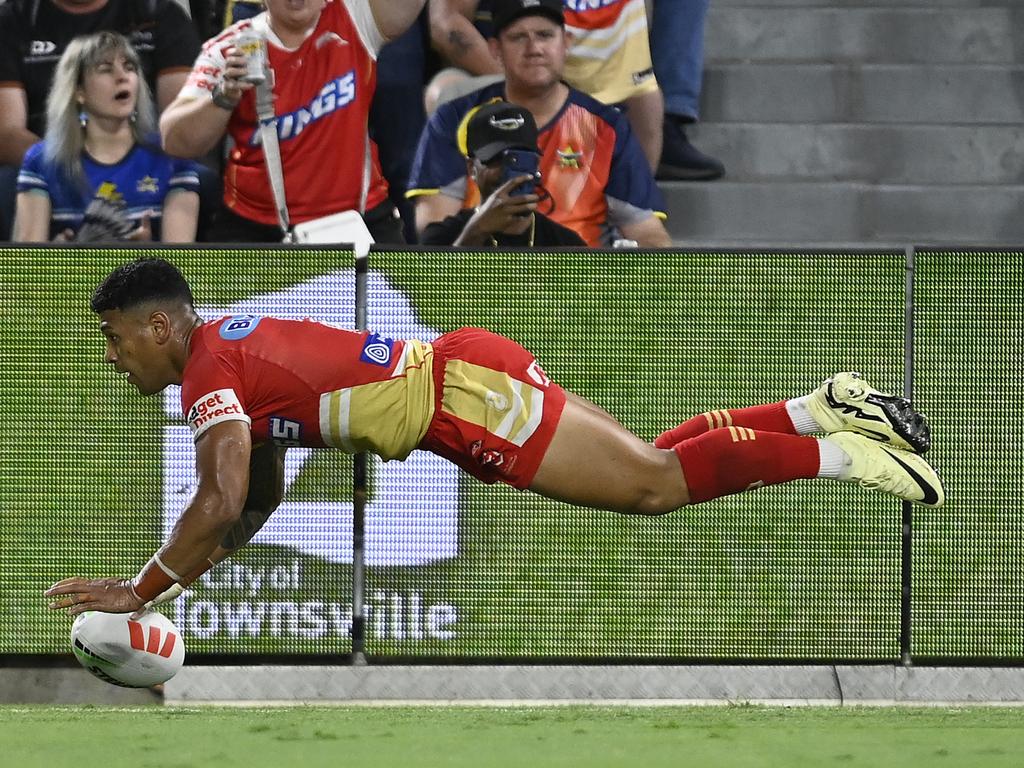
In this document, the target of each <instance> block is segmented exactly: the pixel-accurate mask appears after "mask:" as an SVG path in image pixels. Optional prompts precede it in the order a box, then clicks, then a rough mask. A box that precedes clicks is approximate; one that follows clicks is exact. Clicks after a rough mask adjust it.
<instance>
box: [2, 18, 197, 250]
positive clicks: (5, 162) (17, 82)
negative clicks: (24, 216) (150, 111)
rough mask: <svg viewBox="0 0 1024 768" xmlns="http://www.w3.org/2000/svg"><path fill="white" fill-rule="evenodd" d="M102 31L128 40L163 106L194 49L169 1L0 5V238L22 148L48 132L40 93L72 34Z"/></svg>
mask: <svg viewBox="0 0 1024 768" xmlns="http://www.w3.org/2000/svg"><path fill="white" fill-rule="evenodd" d="M103 30H110V31H113V32H120V33H121V34H123V35H124V36H125V37H126V38H127V39H128V41H129V42H130V43H131V45H132V47H133V48H134V49H135V50H136V51H137V53H138V56H139V60H140V61H141V62H142V73H143V75H144V76H145V79H146V82H147V83H148V85H149V89H150V91H151V92H152V93H154V94H156V101H157V105H158V107H160V108H163V107H165V106H166V105H167V104H169V103H170V102H171V101H172V100H173V99H174V97H175V96H176V95H177V93H178V91H179V89H180V88H181V86H182V85H184V83H185V78H186V77H187V76H188V71H189V67H190V66H191V64H192V62H193V61H194V60H195V57H196V54H197V53H198V52H199V39H198V37H197V35H196V32H195V29H194V27H193V25H192V22H191V21H190V20H189V18H188V15H187V14H186V13H185V12H184V11H183V10H182V8H181V6H180V5H178V4H177V3H176V2H174V0H8V1H7V2H6V3H0V240H4V239H7V238H8V237H9V236H10V229H11V219H10V214H11V212H12V211H13V210H14V196H15V184H16V179H17V177H18V169H19V168H20V167H21V163H22V160H23V159H24V157H25V152H26V151H27V150H28V148H29V147H31V146H32V145H33V144H35V143H37V142H38V141H39V140H40V137H41V136H42V135H43V133H44V132H45V130H46V122H45V121H46V97H47V93H48V91H49V87H50V82H51V80H52V79H53V71H54V67H55V66H56V63H57V60H58V59H59V58H60V56H61V54H62V53H63V52H64V50H65V48H66V47H67V45H68V43H70V42H71V40H72V39H73V38H74V37H77V36H79V35H87V34H91V33H94V32H100V31H103Z"/></svg>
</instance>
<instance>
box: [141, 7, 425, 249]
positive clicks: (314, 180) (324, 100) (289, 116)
mask: <svg viewBox="0 0 1024 768" xmlns="http://www.w3.org/2000/svg"><path fill="white" fill-rule="evenodd" d="M423 5H424V0H344V1H343V0H267V2H266V8H267V10H266V11H265V12H264V13H261V14H259V15H257V16H255V17H254V18H252V19H245V20H243V21H240V22H238V23H236V24H233V25H231V26H230V27H228V28H227V29H225V30H224V31H223V32H222V33H220V34H219V35H217V36H216V37H214V38H212V39H210V40H208V41H207V42H206V43H205V44H204V45H203V50H202V52H201V53H200V55H199V57H198V58H197V59H196V62H195V65H194V66H193V68H192V72H191V74H190V75H189V78H188V82H187V83H186V84H185V87H184V88H182V90H181V93H179V94H178V98H177V99H175V101H174V102H173V103H172V104H171V105H170V106H169V107H168V108H167V110H166V111H165V112H164V114H163V116H162V117H161V120H160V131H161V135H162V138H163V143H164V148H165V149H166V150H167V151H168V152H169V153H171V154H174V155H179V156H183V157H200V156H202V155H204V154H206V153H207V152H209V151H210V150H211V149H213V148H214V147H215V146H216V145H217V143H218V142H219V141H220V139H221V137H222V136H224V134H225V133H227V134H228V135H229V136H230V138H231V140H232V144H233V146H232V147H231V150H230V152H229V154H228V156H227V162H226V168H225V173H224V205H225V208H224V210H223V211H222V212H221V215H220V216H219V217H218V219H217V220H216V221H215V222H214V225H213V228H212V237H211V239H213V240H217V241H221V242H280V241H281V237H282V232H281V227H280V225H279V220H278V215H277V207H276V205H275V200H274V196H273V194H272V191H271V186H270V183H269V181H268V173H267V162H266V158H265V156H264V152H263V147H262V141H261V136H260V131H259V119H258V117H257V106H256V93H255V90H254V89H255V83H256V82H257V81H259V79H260V77H261V76H262V75H263V73H264V72H265V71H267V70H269V71H271V72H273V79H272V80H270V87H271V88H272V95H273V109H274V117H275V123H276V130H277V137H278V144H279V147H280V156H281V168H282V172H283V173H282V175H283V178H284V191H285V198H286V200H287V213H288V218H289V220H290V223H291V224H293V225H294V224H302V223H304V222H308V221H312V220H314V219H318V218H321V217H324V216H328V215H330V214H334V213H338V212H341V211H349V210H358V211H359V212H360V213H361V214H362V216H363V219H364V221H365V222H366V225H367V228H368V229H369V230H370V233H371V235H372V236H373V237H374V239H375V240H376V241H377V242H382V243H397V242H402V236H401V226H400V224H399V222H398V220H397V219H396V218H395V215H394V206H393V205H392V203H391V202H390V201H389V200H388V195H387V182H386V181H385V180H384V177H383V175H382V173H381V170H380V163H379V160H378V158H377V148H376V146H375V145H374V143H373V141H372V140H371V139H370V138H369V136H368V134H367V120H368V115H369V109H370V103H371V100H372V98H373V90H374V86H375V83H376V58H377V54H378V53H379V52H380V49H381V48H382V47H383V45H384V44H385V43H386V42H387V41H388V40H390V39H392V38H394V37H396V36H398V35H400V34H401V33H402V32H404V31H405V30H406V29H407V28H408V27H409V26H410V25H411V24H412V23H413V21H415V19H416V17H417V15H418V14H419V12H420V10H421V9H422V7H423ZM261 56H264V57H265V60H266V65H267V66H266V67H264V66H263V65H262V62H260V58H261Z"/></svg>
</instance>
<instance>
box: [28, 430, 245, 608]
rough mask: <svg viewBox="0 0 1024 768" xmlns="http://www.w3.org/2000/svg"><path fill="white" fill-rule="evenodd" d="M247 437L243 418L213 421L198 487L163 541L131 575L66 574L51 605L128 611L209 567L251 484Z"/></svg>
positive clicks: (201, 448)
mask: <svg viewBox="0 0 1024 768" xmlns="http://www.w3.org/2000/svg"><path fill="white" fill-rule="evenodd" d="M250 452H251V441H250V435H249V425H248V424H247V423H245V422H242V421H225V422H222V423H220V424H216V425H214V426H213V427H210V429H209V430H208V431H207V432H206V433H205V434H204V435H203V436H202V437H200V439H199V442H198V443H197V444H196V470H197V474H198V479H199V487H198V489H197V490H196V494H195V496H194V497H193V498H192V501H191V502H190V503H189V505H188V506H187V507H186V508H185V511H184V512H183V513H182V515H181V517H180V518H179V519H178V522H177V523H176V524H175V526H174V529H173V530H172V531H171V535H170V538H169V539H168V541H167V543H166V544H165V545H164V546H163V547H162V548H161V549H160V551H159V552H157V554H156V555H154V556H153V559H152V560H150V561H149V563H148V564H147V565H146V566H145V567H144V568H143V569H142V571H141V572H140V573H139V575H138V576H137V577H136V578H135V579H116V578H106V579H84V578H80V577H75V578H71V579H64V580H62V581H59V582H57V583H56V584H54V585H53V586H52V587H50V589H48V590H47V591H46V593H45V594H46V596H47V597H57V598H58V599H57V600H55V601H53V602H52V603H50V605H49V607H50V608H51V609H54V610H62V609H67V612H68V614H70V615H72V616H74V615H76V614H79V613H83V612H84V611H105V612H109V613H128V612H132V611H136V610H138V609H139V608H142V607H143V606H144V605H145V604H146V603H147V602H148V601H150V600H152V599H154V598H155V597H157V596H159V595H160V594H161V593H163V592H164V591H165V590H167V589H169V588H170V587H171V586H172V585H173V584H175V583H177V582H180V581H182V580H185V579H186V578H187V576H188V575H189V574H192V573H193V572H196V571H198V572H199V573H201V572H202V571H203V570H205V569H206V568H207V567H209V562H208V558H209V557H210V556H211V555H212V554H213V553H214V551H215V550H216V549H217V547H218V545H219V544H220V542H221V540H222V539H223V538H224V536H225V534H226V533H227V532H228V531H229V530H230V529H231V526H233V525H234V524H235V523H236V522H237V521H238V520H239V518H240V516H241V514H242V509H243V505H244V503H245V499H246V496H247V493H248V486H249V458H250Z"/></svg>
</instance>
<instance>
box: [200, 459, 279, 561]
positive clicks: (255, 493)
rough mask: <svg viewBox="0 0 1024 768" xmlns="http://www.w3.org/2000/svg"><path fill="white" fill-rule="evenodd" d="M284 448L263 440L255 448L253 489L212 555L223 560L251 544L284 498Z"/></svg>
mask: <svg viewBox="0 0 1024 768" xmlns="http://www.w3.org/2000/svg"><path fill="white" fill-rule="evenodd" d="M284 453H285V449H284V448H279V447H277V446H276V445H274V444H273V443H262V444H260V445H257V446H255V447H254V448H253V449H252V453H251V456H250V459H249V492H248V494H247V495H246V498H245V506H244V508H243V509H242V514H241V516H240V517H239V519H238V521H237V522H235V524H234V525H232V526H231V528H230V529H229V530H228V532H227V533H226V534H225V535H224V538H223V540H222V541H221V543H220V547H219V548H218V549H217V551H216V552H215V553H214V554H213V555H212V556H211V558H210V559H211V560H213V561H214V563H219V562H220V561H221V560H223V559H224V558H225V557H227V556H228V555H230V554H231V553H232V552H233V551H234V550H236V549H238V548H239V547H241V546H242V545H244V544H248V543H249V541H250V540H251V539H252V537H253V536H255V535H256V533H257V532H258V531H259V530H260V528H262V527H263V525H264V523H266V522H267V520H268V519H269V518H270V515H271V513H272V512H273V511H274V510H275V509H277V507H278V505H279V504H280V503H281V500H282V499H284Z"/></svg>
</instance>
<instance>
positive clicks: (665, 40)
mask: <svg viewBox="0 0 1024 768" xmlns="http://www.w3.org/2000/svg"><path fill="white" fill-rule="evenodd" d="M710 2H711V0H654V18H653V21H652V23H651V59H652V60H653V62H654V74H655V76H656V77H657V78H658V84H659V85H660V86H661V90H662V92H663V93H664V94H665V113H666V114H668V115H676V116H678V117H686V118H690V119H692V120H696V119H697V118H698V117H699V116H700V88H701V80H702V78H703V76H704V19H705V18H706V17H707V14H708V5H709V4H710Z"/></svg>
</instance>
